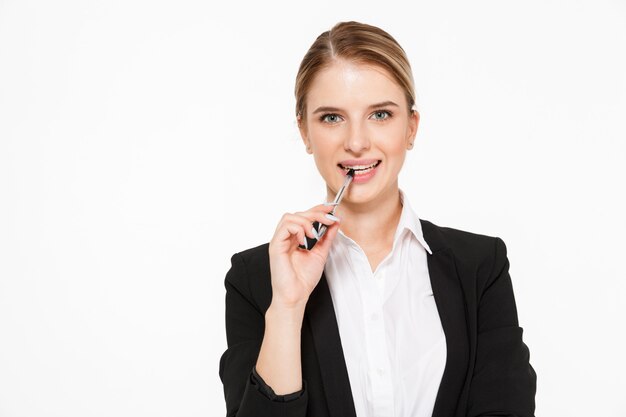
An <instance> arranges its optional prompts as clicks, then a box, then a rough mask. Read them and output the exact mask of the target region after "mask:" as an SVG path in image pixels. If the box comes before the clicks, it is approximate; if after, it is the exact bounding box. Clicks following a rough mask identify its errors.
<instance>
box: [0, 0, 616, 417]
mask: <svg viewBox="0 0 626 417" xmlns="http://www.w3.org/2000/svg"><path fill="white" fill-rule="evenodd" d="M226 3H227V2H220V3H219V4H213V3H212V2H209V1H176V2H174V1H171V2H164V1H137V0H124V1H107V2H98V1H84V0H75V1H54V2H50V1H35V0H30V1H29V0H20V1H17V0H13V1H11V0H0V416H1V417H18V416H29V417H31V416H63V417H74V416H75V417H78V416H81V417H82V416H220V415H224V414H225V411H224V410H225V407H224V400H223V393H222V385H221V382H220V380H219V377H218V363H219V358H220V355H221V354H222V352H223V351H224V349H225V348H226V342H225V334H224V316H223V313H224V311H223V310H224V287H223V279H224V275H225V273H226V271H227V270H228V268H229V266H230V256H231V255H232V254H233V253H235V252H237V251H240V250H243V249H246V248H249V247H251V246H256V245H259V244H262V243H264V242H267V241H268V240H269V239H270V238H271V236H272V234H273V231H274V228H275V225H276V223H277V222H278V219H279V218H280V216H281V215H282V213H283V212H286V211H296V210H302V209H306V208H309V207H310V206H313V205H315V204H318V203H319V202H321V201H322V199H323V197H324V196H325V189H324V184H323V182H322V180H321V178H320V177H319V175H318V173H317V170H316V168H315V165H314V163H313V160H312V157H311V156H309V155H307V154H306V153H305V151H304V147H303V145H302V144H301V141H300V139H299V137H298V133H297V129H296V126H295V121H294V111H293V108H294V99H293V83H294V78H295V75H296V71H297V66H298V64H299V62H300V60H301V58H302V56H303V55H304V53H305V51H306V50H307V48H308V47H309V45H310V44H311V43H312V42H313V40H314V39H315V37H316V36H317V35H318V34H319V33H321V32H322V31H324V30H327V29H329V28H330V27H331V26H332V25H333V24H334V23H336V22H337V21H341V20H358V21H363V22H367V23H371V24H375V25H379V26H381V27H382V28H383V29H386V30H387V31H389V32H390V33H391V34H392V35H393V36H394V37H396V39H397V40H398V41H399V42H400V43H401V44H402V45H403V46H404V48H405V49H406V51H407V54H408V56H409V59H410V60H411V63H412V65H413V70H414V75H415V80H416V84H417V90H418V96H419V109H420V112H421V115H422V120H421V126H420V131H419V132H418V137H417V142H416V147H415V149H414V150H413V151H411V152H410V153H409V157H408V158H407V162H406V164H405V167H404V169H403V171H402V173H401V178H400V187H401V188H402V189H403V190H404V191H405V192H406V193H407V194H408V196H409V198H410V199H411V203H412V205H413V207H414V209H415V210H416V212H417V214H418V216H420V217H421V218H423V219H427V220H430V221H432V222H434V223H435V224H438V225H440V226H449V227H455V228H459V229H463V230H468V231H472V232H475V233H481V234H487V235H491V236H499V237H501V238H502V239H503V240H504V241H505V243H506V244H507V247H508V253H509V260H510V262H511V267H510V272H511V276H512V279H513V285H514V290H515V294H516V299H517V304H518V310H519V318H520V324H521V326H522V327H523V328H524V330H525V331H524V340H525V342H526V343H527V344H528V346H529V347H530V350H531V363H532V365H533V366H534V368H535V369H536V371H537V374H538V393H537V415H539V416H581V417H582V416H585V417H586V416H592V415H593V416H626V411H625V410H626V400H625V399H624V398H626V397H624V395H623V394H624V389H625V388H626V386H625V384H624V380H625V374H626V359H625V355H624V352H625V351H626V342H625V341H624V329H625V319H626V312H625V309H624V306H623V305H624V300H625V299H626V286H625V284H624V280H625V278H626V276H625V274H624V263H623V259H624V250H625V249H626V245H625V244H624V237H625V236H626V220H625V219H624V215H625V213H626V204H625V202H624V195H625V191H624V189H625V181H624V179H625V178H626V169H625V167H624V165H625V160H626V144H625V142H626V127H625V125H626V2H625V1H623V0H613V1H610V0H593V1H592V0H589V1H549V0H548V1H546V0H531V1H503V0H493V1H471V2H468V1H461V0H459V1H428V2H426V1H417V2H416V1H413V2H406V3H400V2H394V1H377V2H366V1H363V0H358V1H356V0H354V1H345V2H330V1H317V2H308V3H307V2H305V3H294V2H291V3H287V2H285V3H284V4H281V3H278V2H276V3H272V2H267V1H266V2H255V3H253V2H248V3H244V2H236V1H235V2H230V3H228V4H226Z"/></svg>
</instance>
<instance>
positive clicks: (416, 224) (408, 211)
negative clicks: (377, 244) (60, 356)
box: [394, 190, 433, 255]
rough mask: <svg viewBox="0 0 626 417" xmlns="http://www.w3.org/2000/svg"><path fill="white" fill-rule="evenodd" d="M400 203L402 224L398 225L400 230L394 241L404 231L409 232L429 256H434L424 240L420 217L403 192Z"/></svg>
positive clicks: (397, 230) (401, 192) (397, 231)
mask: <svg viewBox="0 0 626 417" xmlns="http://www.w3.org/2000/svg"><path fill="white" fill-rule="evenodd" d="M400 202H401V203H402V214H401V215H400V222H399V223H398V228H397V229H396V234H395V236H394V241H395V240H396V239H397V238H398V236H400V235H401V234H402V232H404V230H409V231H410V232H411V233H413V236H415V239H417V241H418V242H419V243H420V244H421V245H422V246H423V247H424V249H426V252H428V253H429V254H431V255H432V254H433V252H432V251H431V250H430V247H429V246H428V243H426V240H424V234H423V233H422V224H421V222H420V219H419V217H417V214H415V212H414V211H413V209H412V208H411V205H410V204H409V199H408V198H407V196H406V194H404V192H403V191H402V190H400Z"/></svg>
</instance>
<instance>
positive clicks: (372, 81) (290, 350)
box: [256, 59, 419, 395]
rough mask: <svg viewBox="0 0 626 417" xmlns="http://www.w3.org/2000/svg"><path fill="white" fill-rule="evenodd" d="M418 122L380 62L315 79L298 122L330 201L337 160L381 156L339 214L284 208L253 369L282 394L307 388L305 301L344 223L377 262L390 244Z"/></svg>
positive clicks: (338, 68)
mask: <svg viewBox="0 0 626 417" xmlns="http://www.w3.org/2000/svg"><path fill="white" fill-rule="evenodd" d="M380 103H386V104H385V105H379V104H380ZM331 109H332V110H331ZM418 124H419V114H418V113H417V112H415V111H411V110H410V109H409V108H408V105H407V102H406V98H405V94H404V91H403V89H402V88H401V87H400V86H399V85H398V84H397V83H396V81H395V80H394V79H393V78H392V77H391V75H390V74H389V73H387V72H386V71H385V70H384V69H382V68H380V67H376V66H371V65H365V64H361V63H354V62H351V61H346V60H341V59H339V60H336V61H334V62H333V63H332V64H331V65H330V66H328V67H327V68H325V69H323V70H321V71H320V72H319V73H318V74H317V75H316V77H315V79H314V80H313V83H312V84H311V88H310V90H309V92H308V94H307V102H306V114H305V115H303V117H302V119H300V120H299V126H300V133H301V136H302V140H303V142H304V144H305V146H306V148H307V152H309V153H310V154H312V155H313V157H314V159H315V163H316V166H317V168H318V170H319V172H320V175H321V176H322V177H323V178H324V181H325V182H326V188H327V198H326V200H327V201H332V200H333V199H334V197H335V194H336V193H337V191H338V190H339V189H340V188H341V186H342V184H343V181H344V178H345V177H344V176H343V175H342V173H341V171H340V170H339V168H338V167H337V164H338V163H339V162H340V161H342V160H347V159H379V160H382V163H381V164H380V165H379V167H378V169H377V172H376V175H375V176H374V177H373V178H372V179H370V180H369V181H367V182H365V183H362V184H358V183H354V182H353V183H352V184H351V185H350V187H348V190H347V192H346V194H345V195H344V197H343V200H342V202H341V205H340V206H339V207H338V208H337V210H336V212H335V215H336V216H338V217H339V218H340V219H342V220H340V221H333V220H330V219H328V218H327V217H325V214H326V213H328V212H330V210H331V209H332V207H329V206H324V205H318V206H315V207H312V208H310V209H309V210H306V211H302V212H297V213H286V214H284V215H283V217H282V218H281V220H280V221H279V223H278V225H277V227H276V231H275V233H274V236H273V237H272V239H271V241H270V244H269V256H270V271H271V277H272V302H271V304H270V307H269V308H268V310H267V312H266V314H265V334H264V338H263V343H262V345H261V350H260V352H259V357H258V360H257V364H256V369H257V372H258V373H259V375H261V377H262V378H263V379H264V380H265V381H266V382H267V384H268V385H269V386H271V387H272V388H273V389H274V391H275V392H276V393H277V394H279V395H281V394H288V393H292V392H296V391H299V390H301V389H302V366H301V355H300V329H301V327H302V319H303V317H304V308H305V306H306V303H307V301H308V298H309V296H310V294H311V292H312V291H313V289H314V288H315V286H316V285H317V283H318V282H319V280H320V278H321V275H322V272H323V270H324V264H325V263H326V258H327V257H328V252H329V250H330V247H331V245H332V242H333V240H334V239H335V237H336V235H337V232H338V229H339V227H341V231H342V232H343V233H344V234H346V235H347V236H349V237H351V238H352V239H353V240H354V241H355V242H356V243H357V244H359V246H360V247H361V248H362V249H363V251H364V252H365V254H366V255H367V257H368V260H369V262H370V266H371V267H372V270H374V269H375V268H376V266H378V264H379V263H380V261H381V260H382V259H384V257H385V256H386V255H387V254H388V253H389V251H390V250H391V247H392V243H393V242H392V239H393V235H394V233H395V230H396V227H397V225H398V222H399V220H400V214H401V212H402V205H401V203H400V197H399V189H398V174H399V173H400V170H401V168H402V165H403V164H404V160H405V157H406V152H407V149H410V148H411V147H412V143H413V141H414V139H415V135H416V132H417V127H418ZM315 220H317V221H319V222H320V223H323V224H326V225H327V226H328V231H327V232H326V234H325V235H324V237H323V238H322V239H321V240H320V241H319V242H318V243H317V244H316V245H315V247H314V248H313V249H312V250H311V251H305V250H301V249H298V245H299V244H300V243H301V242H302V241H303V239H304V235H305V234H306V235H307V236H309V237H311V238H312V237H314V236H313V233H312V232H311V224H312V222H313V221H315ZM340 223H341V226H340Z"/></svg>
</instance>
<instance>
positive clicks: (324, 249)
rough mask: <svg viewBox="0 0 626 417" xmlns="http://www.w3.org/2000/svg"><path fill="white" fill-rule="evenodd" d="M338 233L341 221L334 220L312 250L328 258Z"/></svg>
mask: <svg viewBox="0 0 626 417" xmlns="http://www.w3.org/2000/svg"><path fill="white" fill-rule="evenodd" d="M337 233H339V222H334V223H333V224H331V225H330V226H328V228H327V229H326V233H324V236H322V238H321V239H320V240H319V241H318V242H317V243H316V244H315V246H314V247H313V249H311V252H314V253H316V254H317V255H320V256H322V257H323V259H324V260H326V257H327V256H328V252H330V248H331V246H332V244H333V241H334V240H335V237H336V236H337Z"/></svg>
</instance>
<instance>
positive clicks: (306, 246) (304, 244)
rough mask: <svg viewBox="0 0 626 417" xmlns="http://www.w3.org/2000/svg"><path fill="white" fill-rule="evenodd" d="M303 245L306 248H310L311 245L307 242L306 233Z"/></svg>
mask: <svg viewBox="0 0 626 417" xmlns="http://www.w3.org/2000/svg"><path fill="white" fill-rule="evenodd" d="M302 246H304V248H305V249H308V248H309V245H308V244H307V243H306V235H305V236H304V241H303V242H302Z"/></svg>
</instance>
